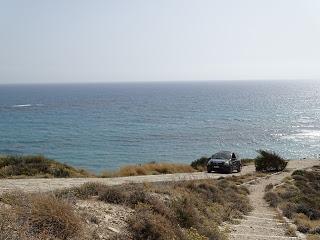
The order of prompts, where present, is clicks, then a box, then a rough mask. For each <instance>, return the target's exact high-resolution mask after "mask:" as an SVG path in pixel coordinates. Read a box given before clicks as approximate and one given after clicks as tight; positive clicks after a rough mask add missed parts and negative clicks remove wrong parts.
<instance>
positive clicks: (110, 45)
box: [0, 0, 320, 84]
mask: <svg viewBox="0 0 320 240" xmlns="http://www.w3.org/2000/svg"><path fill="white" fill-rule="evenodd" d="M319 13H320V1H319V0H241V1H239V0H223V1H221V0H54V1H52V0H28V1H25V0H0V84H1V83H5V84H6V83H52V82H59V83H62V82H130V81H180V80H181V81H189V80H190V81H191V80H195V81H196V80H256V79H258V80H259V79H264V80H265V79H271V80H276V79H320V14H319Z"/></svg>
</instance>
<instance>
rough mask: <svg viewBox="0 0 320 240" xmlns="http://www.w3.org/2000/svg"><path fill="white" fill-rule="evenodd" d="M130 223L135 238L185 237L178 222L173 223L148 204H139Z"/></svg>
mask: <svg viewBox="0 0 320 240" xmlns="http://www.w3.org/2000/svg"><path fill="white" fill-rule="evenodd" d="M128 223H129V228H130V230H131V232H132V234H133V236H134V239H149V240H156V239H158V240H162V239H163V240H169V239H185V237H184V234H183V232H182V230H181V228H179V226H178V225H177V224H172V222H171V221H170V219H167V218H166V217H164V216H163V215H161V214H158V213H155V212H154V211H153V210H152V208H151V207H150V206H148V205H138V206H137V208H136V211H135V214H134V215H133V216H132V217H131V218H130V219H129V220H128Z"/></svg>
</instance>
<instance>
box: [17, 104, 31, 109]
mask: <svg viewBox="0 0 320 240" xmlns="http://www.w3.org/2000/svg"><path fill="white" fill-rule="evenodd" d="M31 106H32V105H31V104H18V105H13V106H12V107H14V108H19V107H31Z"/></svg>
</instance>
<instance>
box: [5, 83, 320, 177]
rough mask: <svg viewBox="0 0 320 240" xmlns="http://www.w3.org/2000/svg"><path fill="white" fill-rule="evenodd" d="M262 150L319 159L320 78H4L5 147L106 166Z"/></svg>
mask: <svg viewBox="0 0 320 240" xmlns="http://www.w3.org/2000/svg"><path fill="white" fill-rule="evenodd" d="M258 149H266V150H269V151H274V152H276V153H278V154H280V155H281V156H283V157H285V158H287V159H303V158H319V157H320V155H319V154H320V81H307V80H306V81H303V80H300V81H293V80H291V81H289V80H288V81H280V80H279V81H275V80H274V81H267V80H266V81H261V80H260V81H211V82H162V83H160V82H159V83H104V84H42V85H41V84H38V85H37V84H29V85H0V154H18V155H20V154H42V155H44V156H46V157H48V158H51V159H55V160H58V161H61V162H64V163H67V164H71V165H73V166H76V167H80V168H85V169H88V170H90V171H93V172H100V171H103V170H106V169H108V170H115V169H117V168H119V167H120V166H123V165H127V164H141V163H147V162H152V161H156V162H177V163H190V162H191V161H193V160H195V159H197V158H199V157H201V156H210V155H212V154H213V153H215V152H217V151H220V150H230V151H235V152H238V153H239V155H240V156H241V157H242V158H251V157H255V156H256V155H257V152H256V151H257V150H258Z"/></svg>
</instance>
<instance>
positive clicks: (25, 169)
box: [0, 155, 90, 178]
mask: <svg viewBox="0 0 320 240" xmlns="http://www.w3.org/2000/svg"><path fill="white" fill-rule="evenodd" d="M87 176H90V174H89V173H88V172H86V171H85V170H81V169H76V168H74V167H71V166H69V165H67V164H63V163H59V162H57V161H54V160H51V159H47V158H45V157H43V156H41V155H34V156H33V155H30V156H19V155H11V156H0V178H16V177H48V178H50V177H56V178H59V177H87Z"/></svg>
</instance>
